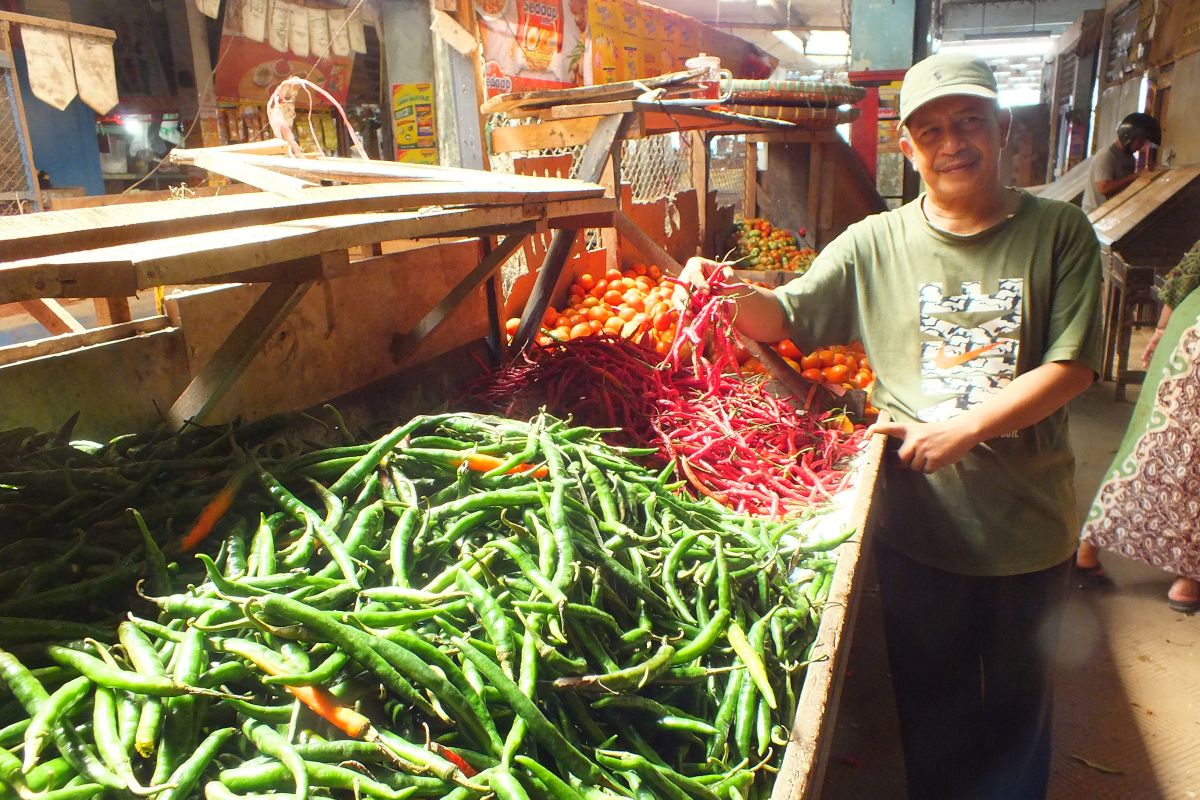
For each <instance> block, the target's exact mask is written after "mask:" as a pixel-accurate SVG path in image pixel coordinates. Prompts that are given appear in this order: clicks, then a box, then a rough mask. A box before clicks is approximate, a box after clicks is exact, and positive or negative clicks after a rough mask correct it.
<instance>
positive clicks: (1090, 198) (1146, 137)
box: [1082, 112, 1162, 214]
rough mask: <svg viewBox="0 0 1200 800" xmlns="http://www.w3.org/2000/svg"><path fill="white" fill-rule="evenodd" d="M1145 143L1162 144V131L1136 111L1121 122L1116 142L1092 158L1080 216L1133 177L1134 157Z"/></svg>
mask: <svg viewBox="0 0 1200 800" xmlns="http://www.w3.org/2000/svg"><path fill="white" fill-rule="evenodd" d="M1147 144H1150V145H1153V146H1154V147H1158V146H1159V145H1160V144H1162V128H1161V127H1159V124H1158V120H1156V119H1155V118H1154V117H1152V116H1150V115H1149V114H1143V113H1141V112H1136V113H1133V114H1130V115H1128V116H1127V117H1125V119H1123V120H1121V124H1120V125H1118V126H1117V140H1116V141H1115V142H1113V143H1112V144H1111V145H1109V146H1108V147H1106V148H1104V149H1103V150H1101V151H1100V152H1098V153H1096V155H1094V156H1093V157H1092V165H1091V167H1090V168H1089V169H1088V182H1087V186H1086V187H1084V190H1083V204H1082V207H1083V213H1085V214H1090V213H1092V212H1093V211H1095V210H1096V209H1097V208H1099V207H1100V206H1101V205H1103V204H1104V201H1105V200H1108V199H1109V198H1110V197H1114V196H1115V195H1117V194H1119V193H1120V192H1121V190H1122V189H1124V188H1125V187H1126V186H1128V185H1129V184H1131V183H1133V181H1134V179H1135V178H1136V177H1137V174H1138V173H1137V160H1136V159H1135V158H1134V154H1135V153H1137V152H1138V151H1139V150H1141V149H1142V148H1143V147H1145V146H1146V145H1147Z"/></svg>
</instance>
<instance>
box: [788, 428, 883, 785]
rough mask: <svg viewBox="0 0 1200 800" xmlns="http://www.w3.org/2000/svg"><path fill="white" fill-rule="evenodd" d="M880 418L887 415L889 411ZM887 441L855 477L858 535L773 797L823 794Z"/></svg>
mask: <svg viewBox="0 0 1200 800" xmlns="http://www.w3.org/2000/svg"><path fill="white" fill-rule="evenodd" d="M880 418H881V419H884V418H885V415H881V417H880ZM886 443H887V437H885V436H883V435H881V434H877V435H875V436H873V437H871V441H870V442H869V443H868V444H867V448H866V453H867V454H866V461H865V462H864V463H863V466H862V471H861V473H860V474H859V476H858V480H857V481H856V490H855V491H857V493H858V494H857V496H856V497H855V502H854V509H853V511H852V512H851V525H852V526H853V527H854V529H855V530H856V531H857V533H855V534H854V536H852V537H851V538H850V539H849V540H848V541H846V542H843V543H842V544H841V545H840V546H839V547H838V549H837V554H838V563H837V567H836V568H835V569H834V573H833V579H832V582H831V585H830V590H829V596H828V598H827V599H826V601H825V605H824V607H823V610H822V613H821V624H820V627H819V628H818V629H817V637H816V641H815V642H814V643H813V646H812V650H811V652H812V657H811V661H810V663H809V665H808V667H807V671H806V673H805V676H804V686H803V688H802V689H801V690H800V699H799V700H798V701H797V703H796V716H795V721H794V722H793V724H792V730H791V735H790V736H789V737H788V743H787V747H786V748H785V749H784V752H783V763H782V764H781V765H780V768H779V774H778V775H777V776H776V778H775V785H774V786H773V787H772V789H771V800H811V798H816V797H818V796H819V795H820V792H821V784H822V782H823V780H824V777H825V764H826V762H827V761H828V757H829V748H830V747H831V746H832V743H833V729H834V724H835V723H836V721H837V708H838V701H839V698H840V697H841V691H842V682H843V679H844V677H845V674H846V664H847V662H848V661H849V659H850V645H851V640H852V638H853V635H854V620H855V618H856V617H857V615H858V605H859V601H860V599H861V597H862V578H861V576H859V574H858V573H859V568H860V567H861V566H862V564H863V563H864V555H865V553H866V550H867V546H868V544H869V541H868V539H867V531H868V530H869V527H870V526H871V525H872V523H873V518H872V516H871V500H872V497H873V494H874V487H875V483H876V481H877V479H878V475H879V469H880V465H881V464H882V462H883V454H884V446H885V444H886Z"/></svg>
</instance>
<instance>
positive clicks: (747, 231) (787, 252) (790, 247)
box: [727, 217, 817, 275]
mask: <svg viewBox="0 0 1200 800" xmlns="http://www.w3.org/2000/svg"><path fill="white" fill-rule="evenodd" d="M801 235H802V236H803V233H801ZM727 246H728V247H729V249H730V250H732V251H733V252H732V255H730V257H729V258H730V260H734V259H736V260H738V261H739V262H740V263H739V264H738V266H740V267H741V268H742V269H774V270H784V271H787V272H795V273H797V274H801V275H802V274H804V273H805V272H807V271H808V268H809V267H810V266H812V262H813V259H814V258H816V257H817V251H816V250H813V249H812V248H811V247H800V246H799V244H798V243H797V241H796V237H794V236H793V235H792V234H791V233H789V232H788V231H785V230H783V229H782V228H776V227H775V226H774V225H772V224H771V223H770V222H769V221H768V220H765V219H762V218H761V217H753V218H751V219H743V220H738V221H737V222H735V223H734V224H733V232H732V233H731V234H730V238H729V242H728V244H727Z"/></svg>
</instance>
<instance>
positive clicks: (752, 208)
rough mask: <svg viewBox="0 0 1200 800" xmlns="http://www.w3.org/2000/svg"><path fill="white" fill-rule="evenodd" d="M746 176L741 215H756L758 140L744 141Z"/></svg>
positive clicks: (746, 216)
mask: <svg viewBox="0 0 1200 800" xmlns="http://www.w3.org/2000/svg"><path fill="white" fill-rule="evenodd" d="M745 172H746V178H745V185H744V186H743V187H742V216H743V217H745V218H746V219H750V218H751V217H755V216H758V196H757V192H758V142H746V170H745Z"/></svg>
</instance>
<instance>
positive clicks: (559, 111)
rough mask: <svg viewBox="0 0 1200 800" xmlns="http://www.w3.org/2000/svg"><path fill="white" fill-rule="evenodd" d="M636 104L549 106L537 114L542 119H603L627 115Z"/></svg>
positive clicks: (623, 102) (618, 102)
mask: <svg viewBox="0 0 1200 800" xmlns="http://www.w3.org/2000/svg"><path fill="white" fill-rule="evenodd" d="M635 106H636V103H635V102H634V101H633V100H618V101H617V102H615V103H579V104H577V105H570V106H551V107H550V108H547V109H545V110H544V111H540V112H538V116H540V117H541V118H542V119H578V118H579V117H605V116H608V115H609V114H628V113H629V112H630V111H633V110H634V108H635Z"/></svg>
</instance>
